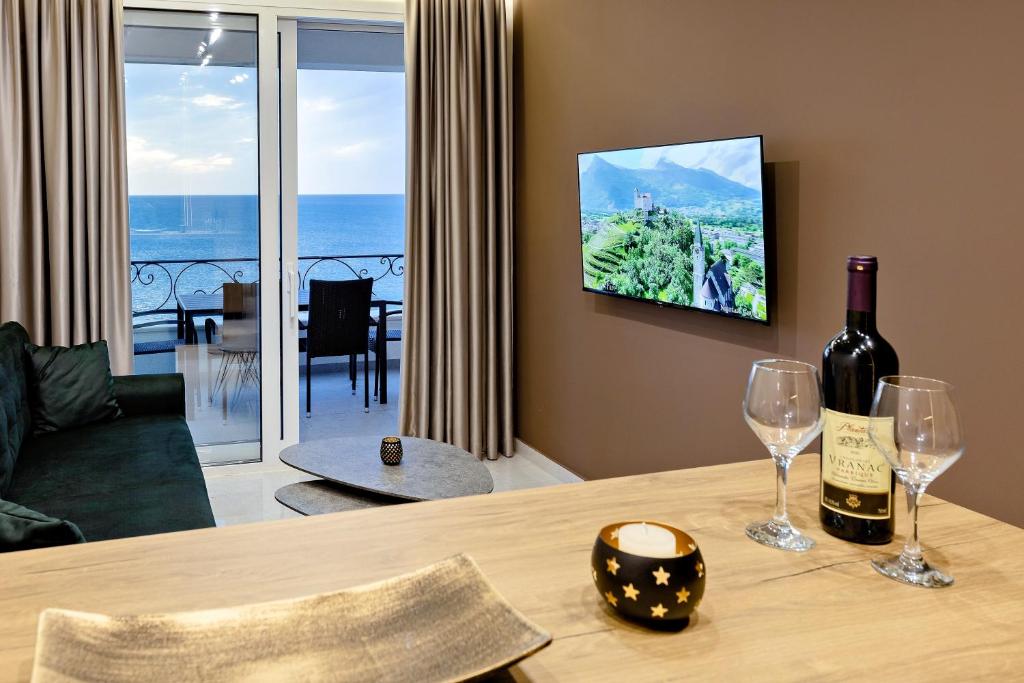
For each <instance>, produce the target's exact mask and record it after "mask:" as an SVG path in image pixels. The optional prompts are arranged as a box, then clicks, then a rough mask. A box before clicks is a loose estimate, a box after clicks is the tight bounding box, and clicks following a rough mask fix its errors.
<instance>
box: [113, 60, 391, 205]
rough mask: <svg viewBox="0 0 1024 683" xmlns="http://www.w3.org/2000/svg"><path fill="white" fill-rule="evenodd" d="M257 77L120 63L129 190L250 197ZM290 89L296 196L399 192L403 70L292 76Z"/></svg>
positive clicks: (251, 72) (245, 71)
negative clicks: (293, 89)
mask: <svg viewBox="0 0 1024 683" xmlns="http://www.w3.org/2000/svg"><path fill="white" fill-rule="evenodd" d="M256 80H257V79H256V69H255V68H248V67H226V66H212V65H211V66H206V67H200V66H182V65H162V64H137V63H129V64H126V65H125V82H126V88H125V107H126V119H127V128H128V192H129V194H133V195H140V194H165V195H166V194H173V195H177V194H256V193H257V188H258V184H259V177H258V173H257V160H258V144H257V135H258V120H257V116H256V102H257V88H256ZM297 89H298V161H299V168H298V175H299V177H298V184H299V194H399V193H402V192H404V189H405V168H404V164H405V82H404V74H402V73H400V72H399V73H394V72H368V71H321V70H300V71H299V73H298V82H297Z"/></svg>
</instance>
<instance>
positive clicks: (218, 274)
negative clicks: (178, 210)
mask: <svg viewBox="0 0 1024 683" xmlns="http://www.w3.org/2000/svg"><path fill="white" fill-rule="evenodd" d="M403 258H404V254H336V255H328V256H300V257H299V272H298V276H299V286H300V287H301V288H303V289H305V288H306V287H307V286H308V284H309V279H310V276H311V275H313V276H314V277H323V278H325V279H348V278H353V277H358V278H365V277H372V278H373V280H374V282H375V284H374V292H375V294H376V295H377V296H381V297H384V298H390V299H401V287H402V276H403V275H404V273H405V264H404V263H402V260H403ZM130 268H131V271H130V272H131V287H132V318H133V319H134V321H135V325H134V326H135V327H136V328H140V327H148V326H151V325H163V324H168V323H174V322H175V318H173V317H172V318H166V317H162V316H166V315H168V314H175V313H176V312H177V297H178V295H179V294H211V293H213V292H217V291H220V290H221V289H222V288H223V287H224V283H226V282H258V281H259V259H258V258H255V257H249V258H211V259H139V260H133V261H132V262H131V266H130ZM314 269H315V272H314Z"/></svg>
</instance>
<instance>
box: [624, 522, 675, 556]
mask: <svg viewBox="0 0 1024 683" xmlns="http://www.w3.org/2000/svg"><path fill="white" fill-rule="evenodd" d="M618 540H619V550H621V551H622V552H624V553H630V554H631V555H639V556H641V557H675V556H676V537H675V534H673V533H672V532H671V531H669V530H668V529H666V528H664V527H661V526H658V525H657V524H646V523H644V522H640V523H639V524H623V525H622V526H620V527H619V533H618Z"/></svg>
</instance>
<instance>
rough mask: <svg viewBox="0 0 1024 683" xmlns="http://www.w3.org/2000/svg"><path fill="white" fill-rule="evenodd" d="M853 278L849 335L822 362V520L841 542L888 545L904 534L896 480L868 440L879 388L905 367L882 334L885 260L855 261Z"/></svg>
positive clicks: (830, 347) (832, 344)
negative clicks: (878, 310) (881, 263)
mask: <svg viewBox="0 0 1024 683" xmlns="http://www.w3.org/2000/svg"><path fill="white" fill-rule="evenodd" d="M846 270H847V272H848V277H849V285H848V290H847V296H846V327H845V328H844V329H843V330H842V331H841V332H840V333H839V334H837V335H836V336H835V337H833V339H832V340H831V341H830V342H829V343H828V344H826V345H825V351H824V353H823V354H822V362H821V378H822V389H823V390H824V393H825V428H824V430H823V431H822V433H821V487H820V496H819V507H818V513H819V517H820V519H821V526H822V527H823V528H824V529H825V531H827V532H828V533H830V534H832V535H833V536H836V537H838V538H842V539H844V540H846V541H852V542H854V543H870V544H876V543H888V542H889V541H891V540H892V535H893V532H894V530H895V527H896V520H895V515H894V511H893V508H894V506H893V495H894V494H895V492H896V477H895V475H894V474H893V473H892V469H891V468H890V467H889V465H888V464H887V463H886V461H885V458H883V457H882V454H881V453H880V452H879V451H878V448H876V447H875V445H874V444H873V443H872V441H871V439H870V437H869V436H868V418H867V415H868V414H869V413H870V412H871V400H872V398H873V396H874V393H875V387H876V386H877V385H878V380H879V379H880V378H882V377H885V376H886V375H895V374H897V373H898V372H899V359H898V358H897V357H896V351H895V350H894V349H893V348H892V346H891V345H890V344H889V342H887V341H886V340H885V339H883V338H882V335H880V334H879V333H878V329H877V327H876V326H875V291H876V290H875V287H876V274H877V272H878V259H876V258H875V257H874V256H851V257H850V258H849V259H848V260H847V264H846Z"/></svg>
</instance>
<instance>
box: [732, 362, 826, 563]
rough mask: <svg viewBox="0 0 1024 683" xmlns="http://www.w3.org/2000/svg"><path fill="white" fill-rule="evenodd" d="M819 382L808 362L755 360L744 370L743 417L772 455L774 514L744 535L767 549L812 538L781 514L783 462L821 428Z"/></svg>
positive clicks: (804, 545) (806, 544)
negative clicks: (749, 368)
mask: <svg viewBox="0 0 1024 683" xmlns="http://www.w3.org/2000/svg"><path fill="white" fill-rule="evenodd" d="M822 402H823V401H822V393H821V381H820V380H819V378H818V370H817V368H815V367H814V366H813V365H809V364H807V363H801V362H799V361H792V360H782V359H768V360H759V361H756V362H755V363H754V364H753V367H752V368H751V370H750V378H749V380H748V381H747V393H746V397H745V398H744V400H743V418H744V420H746V423H747V425H748V426H749V427H750V429H751V430H752V431H753V432H754V434H755V435H756V436H757V438H758V439H759V440H760V441H761V443H762V444H764V446H765V448H767V449H768V452H769V453H770V454H771V456H772V460H773V461H774V463H775V468H776V475H777V476H776V502H775V514H774V516H773V517H772V519H770V520H767V521H765V522H756V523H753V524H750V525H749V526H748V527H747V529H746V533H747V536H749V537H750V538H752V539H753V540H755V541H757V542H758V543H762V544H764V545H767V546H771V547H773V548H780V549H782V550H792V551H796V552H803V551H806V550H810V549H811V548H813V547H814V541H813V540H812V539H810V538H808V537H807V536H804V535H803V534H801V533H800V532H799V531H798V530H797V529H796V528H794V527H793V525H792V524H790V522H789V517H788V515H787V514H786V479H787V476H788V472H789V465H790V463H791V462H792V460H793V458H794V457H796V455H797V454H798V453H800V451H802V450H803V449H804V448H806V447H807V445H808V444H809V443H810V442H811V441H812V440H813V439H814V438H815V437H816V436H818V434H820V433H821V429H822V426H823V425H824V421H825V417H824V411H823V409H822Z"/></svg>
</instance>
